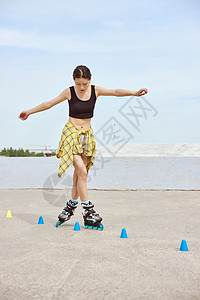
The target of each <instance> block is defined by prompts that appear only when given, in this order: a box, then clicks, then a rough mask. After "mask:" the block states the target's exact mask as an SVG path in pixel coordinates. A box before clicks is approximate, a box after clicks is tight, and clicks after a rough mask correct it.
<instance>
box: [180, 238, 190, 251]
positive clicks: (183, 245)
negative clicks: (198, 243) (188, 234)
mask: <svg viewBox="0 0 200 300" xmlns="http://www.w3.org/2000/svg"><path fill="white" fill-rule="evenodd" d="M179 251H189V250H188V246H187V243H186V240H182V242H181V246H180V249H179Z"/></svg>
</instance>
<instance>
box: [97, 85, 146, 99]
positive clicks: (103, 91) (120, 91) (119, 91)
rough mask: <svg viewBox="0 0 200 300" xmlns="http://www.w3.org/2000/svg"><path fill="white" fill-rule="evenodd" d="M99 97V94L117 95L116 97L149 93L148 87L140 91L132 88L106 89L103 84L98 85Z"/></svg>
mask: <svg viewBox="0 0 200 300" xmlns="http://www.w3.org/2000/svg"><path fill="white" fill-rule="evenodd" d="M96 92H97V97H98V96H116V97H124V96H137V97H139V96H143V95H145V94H147V93H148V90H147V88H141V89H140V90H139V91H131V90H123V89H114V90H110V89H106V88H104V87H102V86H96Z"/></svg>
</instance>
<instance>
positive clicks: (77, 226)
mask: <svg viewBox="0 0 200 300" xmlns="http://www.w3.org/2000/svg"><path fill="white" fill-rule="evenodd" d="M79 230H80V226H79V222H76V223H75V225H74V231H79Z"/></svg>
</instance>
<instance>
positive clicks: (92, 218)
mask: <svg viewBox="0 0 200 300" xmlns="http://www.w3.org/2000/svg"><path fill="white" fill-rule="evenodd" d="M81 205H82V215H83V219H84V226H85V228H90V229H96V230H103V224H101V221H102V217H100V215H99V214H97V213H96V211H95V210H94V209H93V207H94V204H92V202H90V201H87V202H82V203H81Z"/></svg>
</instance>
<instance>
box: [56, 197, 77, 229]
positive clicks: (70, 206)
mask: <svg viewBox="0 0 200 300" xmlns="http://www.w3.org/2000/svg"><path fill="white" fill-rule="evenodd" d="M77 206H78V201H76V202H74V201H73V200H71V199H70V200H69V201H68V202H67V203H66V206H65V207H64V208H63V210H62V212H61V213H60V214H59V215H58V219H59V220H58V222H57V223H56V227H59V226H60V225H62V224H63V223H65V222H66V221H68V220H69V219H70V218H71V216H72V215H74V210H75V209H76V208H77Z"/></svg>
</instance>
